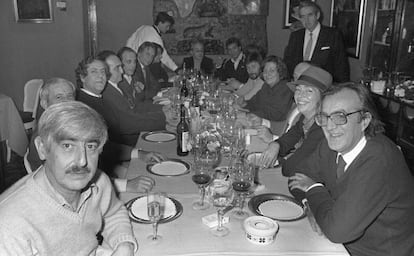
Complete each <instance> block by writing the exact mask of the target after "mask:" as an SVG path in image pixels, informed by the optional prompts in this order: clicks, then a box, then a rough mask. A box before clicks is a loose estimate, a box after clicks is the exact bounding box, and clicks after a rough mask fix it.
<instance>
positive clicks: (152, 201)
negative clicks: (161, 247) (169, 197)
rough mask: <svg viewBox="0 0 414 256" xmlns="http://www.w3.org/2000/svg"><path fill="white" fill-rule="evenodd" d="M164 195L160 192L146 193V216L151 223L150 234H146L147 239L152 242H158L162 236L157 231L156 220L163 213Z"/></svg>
mask: <svg viewBox="0 0 414 256" xmlns="http://www.w3.org/2000/svg"><path fill="white" fill-rule="evenodd" d="M165 197H166V195H165V194H164V193H161V192H149V193H148V194H147V211H148V218H149V220H150V221H151V223H152V235H150V236H148V237H147V239H148V240H150V241H151V242H152V243H159V242H160V241H161V240H162V237H161V236H160V235H158V234H157V232H158V221H159V220H160V219H161V217H162V216H163V214H164V208H165Z"/></svg>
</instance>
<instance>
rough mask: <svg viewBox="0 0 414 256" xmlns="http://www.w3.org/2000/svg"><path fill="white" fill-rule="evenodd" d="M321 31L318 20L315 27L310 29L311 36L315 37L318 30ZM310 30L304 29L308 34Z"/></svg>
mask: <svg viewBox="0 0 414 256" xmlns="http://www.w3.org/2000/svg"><path fill="white" fill-rule="evenodd" d="M320 31H321V24H320V23H319V22H318V24H317V25H316V27H315V29H314V30H313V31H312V38H317V37H318V36H319V32H320ZM310 32H311V31H310V30H308V29H306V34H307V35H309V33H310Z"/></svg>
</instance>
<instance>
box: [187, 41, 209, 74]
mask: <svg viewBox="0 0 414 256" xmlns="http://www.w3.org/2000/svg"><path fill="white" fill-rule="evenodd" d="M190 52H191V56H190V57H186V58H184V60H183V65H182V68H184V67H185V68H186V69H193V70H199V71H201V73H202V74H204V75H211V74H213V73H214V69H215V66H214V63H213V60H212V59H210V58H209V57H206V56H205V55H204V43H203V42H202V41H201V40H199V39H193V40H192V41H191V51H190Z"/></svg>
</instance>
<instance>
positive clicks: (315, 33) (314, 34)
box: [303, 23, 321, 59]
mask: <svg viewBox="0 0 414 256" xmlns="http://www.w3.org/2000/svg"><path fill="white" fill-rule="evenodd" d="M320 31H321V24H320V23H318V25H316V27H315V29H314V30H313V31H310V30H307V29H306V30H305V39H304V41H303V56H305V51H306V46H307V45H308V41H309V39H310V33H311V32H312V48H311V52H310V55H309V59H312V55H313V52H314V50H315V46H316V42H317V41H318V37H319V32H320Z"/></svg>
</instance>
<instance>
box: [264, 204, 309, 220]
mask: <svg viewBox="0 0 414 256" xmlns="http://www.w3.org/2000/svg"><path fill="white" fill-rule="evenodd" d="M259 211H260V212H261V213H262V215H264V216H267V217H270V218H272V219H278V220H291V219H297V218H299V217H300V216H302V214H303V208H302V207H300V206H299V205H297V204H296V203H294V202H292V201H287V200H269V201H265V202H263V203H261V204H260V205H259Z"/></svg>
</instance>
